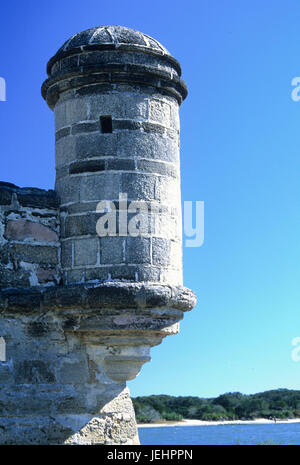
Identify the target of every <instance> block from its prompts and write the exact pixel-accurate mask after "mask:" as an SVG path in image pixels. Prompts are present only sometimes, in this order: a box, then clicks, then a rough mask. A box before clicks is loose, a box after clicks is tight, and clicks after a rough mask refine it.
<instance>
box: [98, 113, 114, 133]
mask: <svg viewBox="0 0 300 465" xmlns="http://www.w3.org/2000/svg"><path fill="white" fill-rule="evenodd" d="M100 125H101V132H102V133H103V134H111V133H112V119H111V116H110V115H104V116H100Z"/></svg>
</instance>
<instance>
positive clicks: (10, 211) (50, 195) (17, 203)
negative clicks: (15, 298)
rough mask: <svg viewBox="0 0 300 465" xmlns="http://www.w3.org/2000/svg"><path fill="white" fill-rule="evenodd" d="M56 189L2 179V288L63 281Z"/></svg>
mask: <svg viewBox="0 0 300 465" xmlns="http://www.w3.org/2000/svg"><path fill="white" fill-rule="evenodd" d="M58 204H59V203H58V198H57V195H56V193H55V192H54V191H51V190H50V191H45V190H42V189H35V188H19V187H17V186H15V185H13V184H9V183H4V182H1V183H0V289H1V288H9V287H25V288H27V287H30V286H50V285H56V284H58V283H59V282H60V279H61V278H60V242H59V235H60V226H59V217H58Z"/></svg>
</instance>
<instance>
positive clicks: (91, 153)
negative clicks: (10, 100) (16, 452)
mask: <svg viewBox="0 0 300 465" xmlns="http://www.w3.org/2000/svg"><path fill="white" fill-rule="evenodd" d="M47 71H48V76H49V77H48V79H47V80H46V81H45V82H44V84H43V87H42V94H43V97H44V98H45V100H46V101H47V103H48V105H49V107H50V108H51V109H53V111H54V115H55V146H56V185H55V191H43V190H41V189H33V188H23V189H22V188H19V187H17V186H14V185H12V184H8V183H0V259H1V261H0V337H3V338H4V340H5V343H6V360H5V361H2V362H1V361H0V443H1V444H62V443H66V444H138V435H137V428H136V423H135V417H134V411H133V408H132V404H131V400H130V396H129V391H128V389H127V388H126V381H127V380H130V379H133V378H134V377H135V376H137V374H138V373H139V371H140V369H141V366H142V365H143V364H144V363H145V362H147V361H149V360H150V348H151V347H152V346H154V345H157V344H160V343H161V341H162V339H163V338H164V337H165V336H167V335H169V334H176V333H177V332H178V328H179V326H178V322H179V321H180V320H181V319H182V318H183V313H184V312H185V311H187V310H191V309H192V308H193V306H194V305H195V296H194V294H193V293H192V291H190V290H189V289H187V288H185V287H183V285H182V258H181V250H182V242H181V209H180V167H179V117H178V109H179V105H180V104H181V102H182V100H183V99H184V98H185V97H186V94H187V91H186V86H185V83H184V81H182V79H181V77H180V75H181V69H180V65H179V63H178V62H177V61H176V60H175V59H174V58H173V57H172V56H171V55H170V54H169V52H168V51H167V50H166V49H165V48H164V47H163V46H162V45H161V44H159V43H158V42H157V41H155V40H154V39H152V38H151V37H149V36H146V35H145V34H142V33H140V32H137V31H133V30H131V29H128V28H124V27H120V26H100V27H98V28H93V29H89V30H87V31H84V32H82V33H79V34H76V35H75V36H74V37H72V38H71V39H70V40H68V41H67V42H66V43H65V44H64V45H63V46H62V47H61V48H60V49H59V51H58V52H57V53H56V55H55V56H54V57H53V58H52V59H51V60H50V61H49V63H48V68H47ZM124 194H126V196H127V199H126V200H127V201H128V202H127V204H124V202H123V201H122V195H124ZM104 200H106V201H112V202H114V204H115V205H116V215H117V218H120V217H121V216H122V215H123V214H124V209H125V208H126V205H127V206H128V204H129V203H131V202H138V201H141V200H142V201H145V202H147V205H148V206H149V212H151V218H150V213H147V212H146V213H145V212H144V214H145V215H146V216H147V218H148V219H149V227H148V228H147V229H146V230H143V231H141V234H140V235H138V236H136V237H135V236H132V235H128V234H124V231H120V230H117V235H109V236H105V237H99V235H98V234H97V229H96V225H97V222H98V221H99V218H101V215H102V214H101V213H99V211H97V205H98V203H99V202H101V201H104ZM133 205H134V204H133ZM136 205H138V204H136ZM134 214H135V213H134V210H133V211H131V212H129V213H128V221H130V219H132V218H133V217H134ZM122 217H123V216H122Z"/></svg>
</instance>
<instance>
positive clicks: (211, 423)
mask: <svg viewBox="0 0 300 465" xmlns="http://www.w3.org/2000/svg"><path fill="white" fill-rule="evenodd" d="M278 423H300V418H293V419H286V420H279V419H278V420H276V422H275V421H274V420H268V419H266V418H256V419H255V420H224V421H203V420H188V419H186V420H181V421H164V422H157V423H138V425H137V426H138V428H154V427H155V428H156V427H161V426H220V425H260V424H278Z"/></svg>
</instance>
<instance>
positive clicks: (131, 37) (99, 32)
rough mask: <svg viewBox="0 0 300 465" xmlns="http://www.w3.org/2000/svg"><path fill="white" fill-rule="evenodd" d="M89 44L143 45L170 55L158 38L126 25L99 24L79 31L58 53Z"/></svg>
mask: <svg viewBox="0 0 300 465" xmlns="http://www.w3.org/2000/svg"><path fill="white" fill-rule="evenodd" d="M87 45H112V46H114V47H116V48H118V47H121V46H131V47H134V48H137V49H138V48H141V47H142V48H144V49H145V48H146V49H149V51H156V52H158V53H160V54H163V55H164V54H166V55H170V53H169V52H168V50H167V49H166V48H165V47H163V46H162V45H161V44H160V43H159V42H158V41H157V40H155V39H153V38H152V37H150V36H148V35H146V34H143V33H142V32H139V31H136V30H134V29H130V28H128V27H124V26H98V27H93V28H91V29H87V30H86V31H82V32H79V33H77V34H75V35H74V36H73V37H71V38H70V39H69V40H67V41H66V42H65V43H64V44H63V46H62V47H61V48H60V49H59V50H58V52H57V53H61V52H68V51H71V50H73V49H74V48H78V47H84V46H87Z"/></svg>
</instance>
